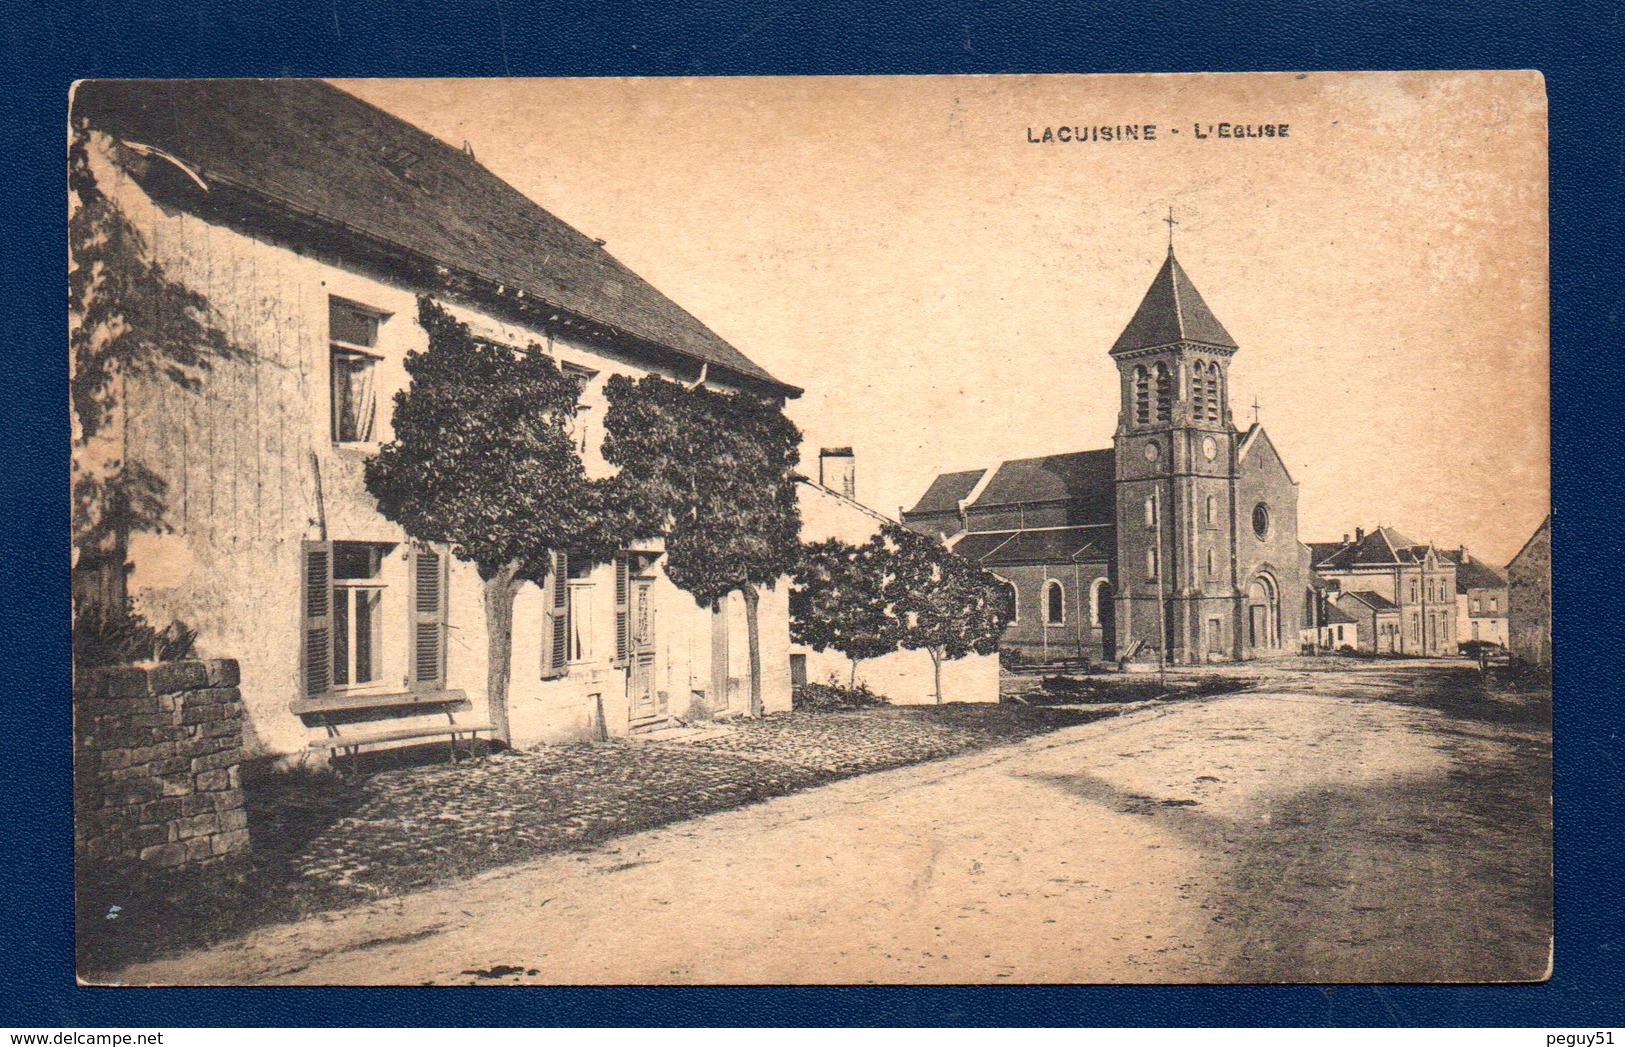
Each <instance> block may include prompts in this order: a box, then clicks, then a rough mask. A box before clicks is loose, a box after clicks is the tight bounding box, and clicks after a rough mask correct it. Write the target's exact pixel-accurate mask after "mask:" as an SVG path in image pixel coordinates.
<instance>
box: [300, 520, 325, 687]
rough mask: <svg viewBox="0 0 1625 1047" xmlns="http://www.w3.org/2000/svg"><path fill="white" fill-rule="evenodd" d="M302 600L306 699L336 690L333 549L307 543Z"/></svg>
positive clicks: (320, 544) (301, 676)
mask: <svg viewBox="0 0 1625 1047" xmlns="http://www.w3.org/2000/svg"><path fill="white" fill-rule="evenodd" d="M301 594H302V595H301V598H300V605H301V606H300V621H301V624H302V628H301V635H300V648H299V675H300V679H301V681H302V683H303V686H304V693H305V697H307V698H315V697H318V696H320V695H323V694H326V693H327V692H328V691H330V690H332V689H333V546H332V544H331V543H329V542H305V543H304V556H303V573H302V585H301Z"/></svg>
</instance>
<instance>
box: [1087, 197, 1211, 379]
mask: <svg viewBox="0 0 1625 1047" xmlns="http://www.w3.org/2000/svg"><path fill="white" fill-rule="evenodd" d="M1170 218H1171V216H1170ZM1168 220H1170V219H1164V221H1168ZM1168 228H1169V232H1170V233H1172V231H1173V226H1171V225H1170V226H1169V227H1168ZM1175 342H1200V343H1202V344H1203V345H1214V346H1219V347H1222V348H1226V349H1234V348H1236V342H1235V339H1233V338H1231V337H1230V333H1229V332H1228V331H1226V330H1225V329H1224V325H1223V324H1221V323H1219V321H1218V319H1217V318H1216V317H1215V316H1214V315H1213V313H1212V311H1211V310H1209V309H1208V307H1207V303H1206V302H1204V301H1202V296H1201V295H1200V294H1199V293H1197V290H1196V285H1195V284H1193V283H1191V278H1190V277H1189V276H1186V275H1185V270H1184V269H1183V268H1182V267H1181V266H1180V264H1179V259H1177V258H1175V257H1174V246H1173V242H1172V239H1171V238H1170V241H1169V244H1168V260H1167V261H1166V262H1163V263H1162V268H1161V269H1160V270H1159V271H1158V272H1157V276H1156V279H1154V280H1152V281H1151V288H1150V290H1148V291H1146V293H1145V298H1144V299H1143V300H1141V302H1140V308H1139V309H1138V310H1136V311H1135V313H1134V319H1132V320H1130V321H1129V322H1128V326H1127V327H1125V328H1123V333H1122V334H1121V335H1119V336H1118V338H1117V344H1115V345H1113V346H1112V354H1113V355H1116V354H1118V353H1127V352H1133V351H1134V350H1136V349H1150V348H1153V347H1155V346H1159V345H1172V344H1173V343H1175Z"/></svg>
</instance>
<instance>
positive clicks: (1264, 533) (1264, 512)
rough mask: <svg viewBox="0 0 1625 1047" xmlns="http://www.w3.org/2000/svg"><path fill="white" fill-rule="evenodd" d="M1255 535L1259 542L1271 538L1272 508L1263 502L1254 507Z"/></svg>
mask: <svg viewBox="0 0 1625 1047" xmlns="http://www.w3.org/2000/svg"><path fill="white" fill-rule="evenodd" d="M1253 533H1254V534H1256V535H1258V540H1259V541H1263V540H1264V539H1266V538H1268V537H1269V536H1270V507H1269V506H1267V505H1265V504H1264V503H1263V502H1259V503H1258V504H1257V505H1255V506H1253Z"/></svg>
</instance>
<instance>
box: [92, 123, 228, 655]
mask: <svg viewBox="0 0 1625 1047" xmlns="http://www.w3.org/2000/svg"><path fill="white" fill-rule="evenodd" d="M91 145H92V140H91V132H90V131H89V129H88V128H87V127H86V126H85V125H84V124H83V123H82V122H81V123H79V124H77V125H76V126H75V128H74V133H73V136H72V139H71V140H70V143H69V147H68V192H69V199H68V202H69V213H68V404H69V417H70V426H71V442H72V458H71V465H70V467H69V469H70V479H69V484H70V492H71V500H72V509H71V533H72V539H71V540H72V556H73V567H74V576H75V577H74V585H73V594H74V603H75V623H76V633H80V634H83V636H82V637H81V638H80V639H81V641H82V642H80V643H79V644H78V647H79V649H80V650H81V651H82V652H83V654H84V655H85V657H94V654H93V652H92V651H91V650H90V648H91V647H95V646H98V645H100V646H103V647H106V648H107V650H106V651H103V652H102V654H104V655H105V654H108V653H109V652H111V651H113V650H114V649H115V648H119V649H122V648H123V647H124V646H127V645H123V644H112V643H111V642H109V643H106V644H102V643H100V641H97V642H90V641H85V640H84V639H83V638H84V637H92V636H97V635H104V634H105V636H109V637H113V636H119V637H127V636H129V635H135V634H137V633H139V632H140V630H141V629H145V630H146V631H147V633H152V629H151V628H150V627H148V626H147V625H146V622H145V620H144V619H139V615H137V614H136V612H135V610H134V607H133V605H132V603H131V601H130V599H129V597H128V595H127V594H126V593H125V589H124V579H125V574H126V572H127V571H128V569H129V564H128V563H127V549H128V544H129V538H130V535H131V534H133V533H135V532H138V531H148V532H153V533H163V532H165V531H167V530H168V529H169V528H168V524H167V522H166V520H165V504H164V496H165V494H166V491H167V485H166V484H165V483H164V481H163V479H162V478H161V477H159V476H158V475H157V473H155V472H154V471H153V470H152V469H150V468H149V467H148V466H146V465H145V464H143V463H142V462H139V461H135V460H132V459H131V458H130V457H129V454H128V448H127V447H126V444H125V440H124V428H125V421H126V415H127V404H126V399H127V389H128V386H129V385H130V383H132V382H142V381H162V382H168V383H170V384H172V385H174V386H176V387H178V388H180V389H184V390H187V391H196V390H197V389H198V388H200V386H201V384H202V379H203V377H204V375H205V374H206V373H207V372H208V371H209V370H210V369H211V368H212V367H213V366H214V365H215V364H216V363H218V362H221V361H226V360H238V359H241V358H243V356H244V354H243V353H242V351H241V350H239V349H238V348H236V347H235V346H234V345H233V344H232V343H231V341H230V340H229V339H228V338H227V337H226V335H225V334H224V333H223V332H222V331H221V329H220V327H219V325H218V324H217V322H216V316H215V311H214V309H213V308H212V307H211V306H210V304H209V302H208V300H207V299H206V298H205V297H204V296H203V295H201V294H199V293H198V292H196V291H194V290H192V289H191V288H189V287H187V286H186V285H185V284H183V283H180V282H179V281H177V280H174V279H172V278H171V277H170V275H169V274H168V273H167V272H165V270H164V267H163V266H162V265H160V264H159V263H158V262H157V261H156V260H154V259H153V257H152V251H151V249H150V248H149V246H148V244H147V242H146V238H145V237H144V236H142V234H141V231H140V230H139V229H137V228H136V226H135V225H134V223H132V222H131V221H130V219H129V217H128V216H127V215H126V214H125V212H124V210H123V209H122V208H121V207H120V206H119V204H118V203H117V201H115V200H114V199H113V198H112V197H110V196H108V195H107V193H105V192H104V191H103V190H102V187H101V185H100V184H99V183H98V181H97V178H96V167H97V164H96V163H95V162H94V161H93V157H92V152H91ZM99 155H104V156H108V155H110V156H113V157H115V159H120V158H122V159H126V160H127V159H129V158H128V157H124V156H122V154H121V153H119V152H118V150H117V147H112V146H110V147H108V149H107V150H104V151H103V152H102V153H101V154H99ZM138 619H139V620H138ZM171 631H173V632H174V633H175V634H176V635H180V634H184V633H189V631H188V630H186V628H185V626H184V625H182V624H180V623H174V624H172V625H171V626H170V627H168V628H167V629H166V630H164V632H166V633H167V632H171ZM137 646H139V645H137Z"/></svg>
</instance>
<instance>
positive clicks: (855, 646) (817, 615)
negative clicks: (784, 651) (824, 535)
mask: <svg viewBox="0 0 1625 1047" xmlns="http://www.w3.org/2000/svg"><path fill="white" fill-rule="evenodd" d="M890 560H891V557H890V554H889V551H888V549H887V547H886V544H885V542H884V540H883V539H882V538H881V536H879V535H876V536H875V537H874V538H872V539H870V540H869V541H868V542H865V543H864V544H863V545H858V546H853V545H848V544H847V543H845V542H843V541H841V540H840V539H838V538H831V539H829V540H828V541H823V542H815V543H811V544H808V545H806V546H803V547H802V554H801V563H800V564H799V565H797V567H796V570H795V575H794V587H793V588H792V589H791V590H790V638H791V639H792V640H794V641H795V642H797V643H801V644H806V645H807V646H808V647H811V648H812V649H813V650H815V651H823V650H825V649H834V650H837V651H839V652H841V653H842V654H844V655H846V657H847V658H849V659H850V660H851V662H852V671H851V674H850V676H849V677H848V680H847V686H848V687H851V686H855V685H856V684H857V678H858V663H859V662H861V661H863V660H865V659H868V658H880V657H882V656H884V655H888V654H891V653H892V652H893V651H895V650H897V645H898V642H899V641H900V640H901V639H902V629H901V623H899V621H898V619H897V618H896V616H895V615H893V614H891V613H890V610H889V606H888V603H887V596H886V582H887V577H888V572H889V565H890Z"/></svg>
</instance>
